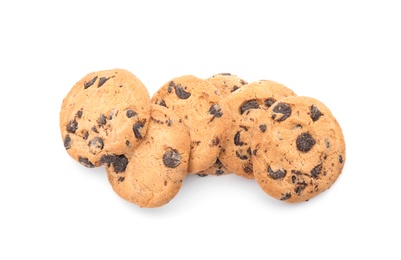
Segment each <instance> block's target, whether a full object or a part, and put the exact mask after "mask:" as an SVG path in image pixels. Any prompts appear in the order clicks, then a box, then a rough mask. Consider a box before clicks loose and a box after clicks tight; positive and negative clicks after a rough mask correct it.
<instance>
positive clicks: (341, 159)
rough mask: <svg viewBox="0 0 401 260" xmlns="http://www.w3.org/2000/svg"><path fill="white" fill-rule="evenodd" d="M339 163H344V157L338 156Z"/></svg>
mask: <svg viewBox="0 0 401 260" xmlns="http://www.w3.org/2000/svg"><path fill="white" fill-rule="evenodd" d="M338 161H339V162H340V163H343V157H342V156H341V155H339V156H338Z"/></svg>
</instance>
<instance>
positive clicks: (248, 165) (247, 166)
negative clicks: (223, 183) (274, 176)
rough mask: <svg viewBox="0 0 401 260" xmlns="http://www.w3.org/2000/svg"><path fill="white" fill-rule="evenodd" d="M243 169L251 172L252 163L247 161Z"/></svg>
mask: <svg viewBox="0 0 401 260" xmlns="http://www.w3.org/2000/svg"><path fill="white" fill-rule="evenodd" d="M243 170H244V172H245V173H248V174H250V173H252V172H253V164H252V163H247V164H245V166H244V167H243Z"/></svg>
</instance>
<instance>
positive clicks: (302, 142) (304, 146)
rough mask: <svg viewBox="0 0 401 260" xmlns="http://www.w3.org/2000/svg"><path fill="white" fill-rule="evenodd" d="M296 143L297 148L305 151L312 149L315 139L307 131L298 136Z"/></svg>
mask: <svg viewBox="0 0 401 260" xmlns="http://www.w3.org/2000/svg"><path fill="white" fill-rule="evenodd" d="M296 143H297V148H298V150H299V151H301V152H304V153H306V152H309V151H310V149H312V147H313V146H314V145H315V144H316V141H315V139H313V137H312V136H311V135H310V134H309V133H302V134H300V135H299V136H298V138H297V141H296Z"/></svg>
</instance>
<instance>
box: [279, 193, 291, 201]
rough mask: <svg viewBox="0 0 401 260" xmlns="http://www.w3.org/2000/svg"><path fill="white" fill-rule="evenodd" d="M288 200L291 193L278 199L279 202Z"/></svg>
mask: <svg viewBox="0 0 401 260" xmlns="http://www.w3.org/2000/svg"><path fill="white" fill-rule="evenodd" d="M289 198H291V193H289V192H287V193H286V194H284V195H283V197H281V198H280V200H288V199H289Z"/></svg>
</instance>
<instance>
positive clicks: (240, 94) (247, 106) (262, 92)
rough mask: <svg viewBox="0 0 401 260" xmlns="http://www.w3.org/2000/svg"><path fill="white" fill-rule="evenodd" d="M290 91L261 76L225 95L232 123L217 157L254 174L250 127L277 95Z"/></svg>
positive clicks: (248, 174)
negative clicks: (262, 78)
mask: <svg viewBox="0 0 401 260" xmlns="http://www.w3.org/2000/svg"><path fill="white" fill-rule="evenodd" d="M291 95H295V94H294V92H293V91H292V90H291V89H289V88H287V87H286V86H284V85H282V84H279V83H277V82H274V81H270V80H261V81H256V82H253V83H251V84H248V85H244V86H243V87H241V88H240V89H238V90H237V91H235V92H233V93H231V94H230V95H228V96H227V97H226V98H224V101H226V103H227V104H228V106H229V108H230V111H231V117H232V126H231V128H230V130H229V132H228V136H227V141H226V145H225V146H224V147H223V149H222V150H221V152H220V155H219V159H220V161H221V162H222V163H223V165H224V166H225V167H226V168H227V169H228V171H229V172H233V173H235V174H237V175H239V176H242V177H245V178H248V179H252V178H253V177H254V176H253V165H252V160H251V157H252V151H251V130H252V128H253V127H254V124H255V121H256V119H257V118H258V117H259V116H261V115H262V114H263V113H266V110H267V109H268V108H269V107H270V106H272V105H273V104H274V103H275V102H276V100H277V99H280V98H283V97H286V96H291ZM261 130H266V129H261Z"/></svg>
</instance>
